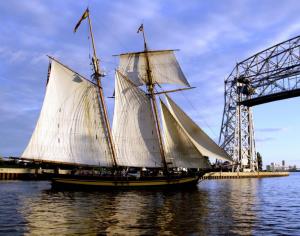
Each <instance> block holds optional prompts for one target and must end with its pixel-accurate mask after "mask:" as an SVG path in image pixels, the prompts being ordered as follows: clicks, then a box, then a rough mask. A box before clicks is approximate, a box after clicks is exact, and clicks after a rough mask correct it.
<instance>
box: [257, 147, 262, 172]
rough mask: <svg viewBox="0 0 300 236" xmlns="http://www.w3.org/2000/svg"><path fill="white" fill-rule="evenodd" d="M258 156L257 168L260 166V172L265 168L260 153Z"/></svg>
mask: <svg viewBox="0 0 300 236" xmlns="http://www.w3.org/2000/svg"><path fill="white" fill-rule="evenodd" d="M256 156H257V166H258V170H259V171H262V167H263V161H262V156H261V155H260V153H259V152H257V154H256Z"/></svg>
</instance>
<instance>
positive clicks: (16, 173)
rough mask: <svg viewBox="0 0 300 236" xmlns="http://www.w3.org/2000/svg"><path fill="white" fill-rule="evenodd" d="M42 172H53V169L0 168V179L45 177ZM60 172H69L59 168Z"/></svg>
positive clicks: (40, 178) (37, 178)
mask: <svg viewBox="0 0 300 236" xmlns="http://www.w3.org/2000/svg"><path fill="white" fill-rule="evenodd" d="M43 173H54V171H53V169H43V170H42V169H33V168H0V180H14V179H15V180H16V179H20V180H42V179H47V177H46V176H45V175H44V174H43ZM59 173H60V174H67V173H69V171H68V170H59Z"/></svg>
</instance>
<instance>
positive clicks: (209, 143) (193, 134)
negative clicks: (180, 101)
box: [166, 95, 232, 162]
mask: <svg viewBox="0 0 300 236" xmlns="http://www.w3.org/2000/svg"><path fill="white" fill-rule="evenodd" d="M166 99H167V104H168V108H169V111H170V112H171V113H172V115H173V116H174V118H175V119H176V120H177V122H178V123H179V124H180V125H181V127H182V128H183V129H184V130H185V132H186V134H187V135H188V136H189V138H190V140H191V141H192V142H193V143H194V145H195V146H196V147H197V149H198V150H199V152H201V154H202V155H203V156H208V157H214V158H217V159H221V160H225V161H230V162H231V161H232V158H231V157H230V156H229V155H228V154H227V153H226V152H225V151H224V150H223V149H222V148H221V147H219V146H218V145H217V144H216V143H215V142H214V141H213V140H212V139H211V138H210V137H209V136H208V135H207V134H206V133H205V132H204V131H203V130H202V129H201V128H200V127H199V126H198V125H197V124H196V123H195V122H194V121H193V120H192V119H191V118H190V117H189V116H188V115H187V114H186V113H185V112H184V111H183V110H182V109H180V107H179V106H178V105H177V104H176V103H175V102H174V101H173V100H172V99H171V98H170V97H169V96H167V95H166Z"/></svg>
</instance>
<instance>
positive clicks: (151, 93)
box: [137, 24, 168, 172]
mask: <svg viewBox="0 0 300 236" xmlns="http://www.w3.org/2000/svg"><path fill="white" fill-rule="evenodd" d="M139 32H142V34H143V41H144V53H145V59H146V74H147V83H146V87H147V90H148V93H149V96H150V99H151V103H152V107H153V112H154V120H155V123H156V125H155V127H156V132H157V135H158V141H159V149H160V155H161V158H162V163H163V166H164V169H165V171H166V172H168V165H167V161H166V155H165V149H164V145H163V140H162V134H161V127H160V122H159V117H158V109H157V103H156V95H155V93H154V88H155V83H153V79H152V74H151V66H150V62H149V56H148V46H147V41H146V37H145V32H144V25H143V24H142V25H141V26H140V28H139V29H138V32H137V33H139Z"/></svg>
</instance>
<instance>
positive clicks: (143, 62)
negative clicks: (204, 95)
mask: <svg viewBox="0 0 300 236" xmlns="http://www.w3.org/2000/svg"><path fill="white" fill-rule="evenodd" d="M146 57H148V59H149V65H150V68H151V75H152V80H153V81H152V82H153V83H158V84H177V85H182V86H188V87H190V85H189V83H188V81H187V79H186V78H185V76H184V74H183V72H182V70H181V68H180V65H179V64H178V62H177V60H176V57H175V54H174V51H173V50H165V51H145V52H143V53H140V52H139V53H128V54H121V55H120V65H119V70H120V71H121V72H122V73H123V74H124V75H126V76H127V77H128V78H129V79H130V80H132V81H133V82H134V83H135V84H136V85H139V86H140V85H143V84H147V83H149V81H148V77H147V59H146Z"/></svg>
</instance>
